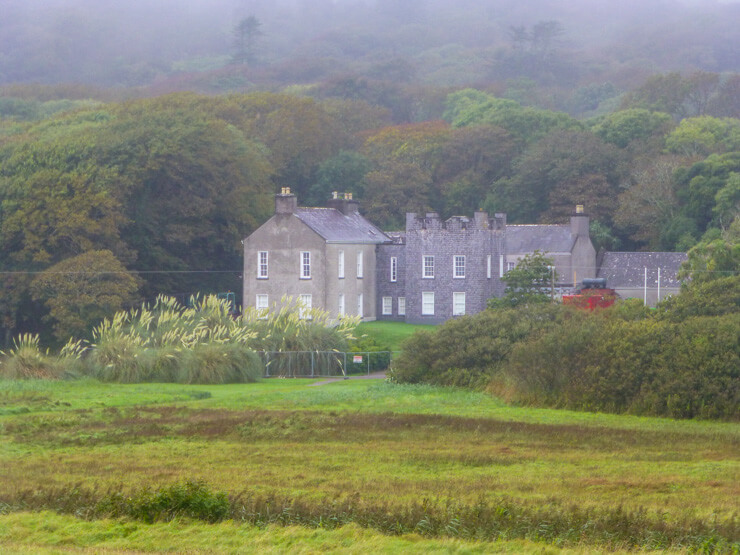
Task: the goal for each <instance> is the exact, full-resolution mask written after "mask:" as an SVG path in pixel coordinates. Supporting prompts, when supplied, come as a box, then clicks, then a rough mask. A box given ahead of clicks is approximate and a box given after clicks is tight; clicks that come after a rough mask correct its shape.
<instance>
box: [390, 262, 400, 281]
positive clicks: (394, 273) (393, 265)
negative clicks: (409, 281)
mask: <svg viewBox="0 0 740 555" xmlns="http://www.w3.org/2000/svg"><path fill="white" fill-rule="evenodd" d="M391 281H398V258H396V257H395V256H391Z"/></svg>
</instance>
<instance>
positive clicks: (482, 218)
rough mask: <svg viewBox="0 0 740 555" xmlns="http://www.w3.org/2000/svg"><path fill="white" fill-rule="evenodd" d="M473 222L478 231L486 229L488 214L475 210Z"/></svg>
mask: <svg viewBox="0 0 740 555" xmlns="http://www.w3.org/2000/svg"><path fill="white" fill-rule="evenodd" d="M473 221H474V222H475V227H477V228H478V229H488V212H486V211H485V210H476V211H475V212H474V213H473Z"/></svg>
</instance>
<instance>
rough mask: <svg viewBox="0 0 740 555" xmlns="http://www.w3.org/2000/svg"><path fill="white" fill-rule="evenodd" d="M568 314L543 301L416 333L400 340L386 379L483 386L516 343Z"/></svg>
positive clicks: (498, 368)
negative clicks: (400, 348)
mask: <svg viewBox="0 0 740 555" xmlns="http://www.w3.org/2000/svg"><path fill="white" fill-rule="evenodd" d="M568 312H569V311H568V309H566V308H564V307H562V306H559V305H552V304H549V303H547V304H537V305H530V306H528V307H527V308H526V309H521V308H520V309H505V310H494V309H488V310H484V311H483V312H480V313H478V314H475V315H472V316H465V317H463V318H459V319H457V320H450V321H448V322H446V323H445V324H442V325H441V326H439V327H438V328H437V329H435V330H434V331H420V332H417V333H415V334H414V335H413V336H411V337H410V338H409V339H407V340H406V341H405V342H404V344H403V351H402V353H401V356H399V357H398V359H397V360H396V361H395V362H394V367H393V371H392V374H391V378H392V379H393V380H395V381H397V382H399V383H428V384H438V385H455V386H464V387H483V386H484V385H485V384H487V383H488V382H489V381H490V379H491V377H492V376H493V375H495V374H496V373H497V372H498V371H499V370H500V369H501V367H502V365H503V363H504V362H506V360H507V358H508V356H509V353H510V352H511V350H512V348H513V346H514V345H515V344H516V343H517V342H519V341H524V340H525V339H526V338H528V337H529V336H530V335H536V334H538V333H541V332H542V331H543V330H546V329H548V328H550V327H551V326H553V325H555V323H556V322H558V321H559V320H561V319H562V318H563V316H564V315H565V314H567V313H568ZM461 369H464V370H465V371H464V372H461V371H460V370H461Z"/></svg>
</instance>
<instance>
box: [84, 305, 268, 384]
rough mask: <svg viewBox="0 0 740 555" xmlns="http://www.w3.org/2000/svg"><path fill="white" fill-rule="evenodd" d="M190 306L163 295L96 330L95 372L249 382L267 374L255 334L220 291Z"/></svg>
mask: <svg viewBox="0 0 740 555" xmlns="http://www.w3.org/2000/svg"><path fill="white" fill-rule="evenodd" d="M190 304H191V306H189V307H184V306H182V305H181V304H180V303H178V302H177V301H176V300H175V299H173V298H171V297H164V296H160V297H158V298H157V301H156V303H155V304H154V306H148V305H143V306H142V307H141V308H140V309H135V310H130V311H122V312H118V313H116V314H115V316H113V318H112V319H110V320H108V319H106V320H104V321H103V322H102V323H101V324H100V325H99V326H98V327H96V328H95V329H94V330H93V338H94V341H95V343H94V344H93V346H92V349H91V355H90V357H89V359H88V361H89V368H90V373H91V374H92V375H94V376H95V377H97V378H99V379H101V380H104V381H115V382H129V383H131V382H146V381H149V382H152V381H154V382H179V383H235V382H236V383H239V382H241V383H244V382H251V381H255V380H256V379H258V378H259V377H261V375H262V368H261V365H260V362H259V358H258V357H257V355H256V354H254V352H253V351H252V349H251V347H250V346H249V342H250V341H251V340H252V339H253V338H254V337H255V334H254V333H253V332H252V331H251V330H249V329H248V328H247V327H245V326H244V325H242V322H241V321H240V319H239V318H233V317H232V316H231V314H230V313H229V307H228V304H227V302H226V301H224V300H219V299H218V298H216V297H215V296H206V297H203V298H199V297H194V298H192V299H191V303H190Z"/></svg>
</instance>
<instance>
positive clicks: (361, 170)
mask: <svg viewBox="0 0 740 555" xmlns="http://www.w3.org/2000/svg"><path fill="white" fill-rule="evenodd" d="M370 168H371V164H370V160H368V159H367V158H366V157H365V156H363V155H362V154H359V153H357V152H352V151H347V150H342V151H340V152H339V154H337V155H336V156H334V157H333V158H329V159H328V160H326V161H325V162H323V163H322V164H321V165H320V166H319V169H318V171H317V172H316V183H315V184H314V185H312V186H311V189H310V191H309V194H308V197H307V198H306V201H305V205H306V206H323V205H325V204H326V201H327V199H329V198H331V195H332V193H333V192H335V191H336V192H340V193H342V192H347V193H353V194H354V197H355V198H356V199H358V200H361V199H362V198H363V193H364V191H365V175H366V174H367V173H368V172H369V171H370Z"/></svg>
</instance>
